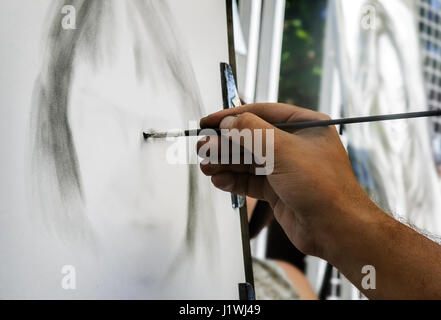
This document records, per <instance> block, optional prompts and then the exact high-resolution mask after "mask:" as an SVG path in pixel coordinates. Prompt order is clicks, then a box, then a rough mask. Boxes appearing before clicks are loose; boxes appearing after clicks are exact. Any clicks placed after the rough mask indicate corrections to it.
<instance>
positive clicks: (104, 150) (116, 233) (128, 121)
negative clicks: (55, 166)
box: [68, 45, 189, 279]
mask: <svg viewBox="0 0 441 320" xmlns="http://www.w3.org/2000/svg"><path fill="white" fill-rule="evenodd" d="M126 47H128V46H126ZM118 48H120V49H118V50H117V51H116V54H115V55H114V57H113V59H112V63H111V64H109V65H106V64H105V63H104V64H103V65H101V66H100V67H99V68H97V69H96V70H94V69H93V68H91V67H90V65H89V63H88V62H87V61H85V60H82V59H81V58H77V60H76V61H75V63H74V78H73V82H72V89H71V92H70V100H69V107H68V117H69V123H70V126H71V130H72V137H73V141H74V145H75V149H76V153H77V156H78V163H79V171H80V178H81V185H82V190H83V197H84V203H85V206H86V208H85V210H86V216H87V218H88V219H89V220H90V222H91V223H92V226H93V230H94V231H95V232H97V234H98V237H99V240H100V241H101V242H105V243H106V246H105V247H106V248H110V250H111V251H112V252H109V254H113V255H115V259H118V260H120V261H121V263H124V264H126V265H127V267H129V268H136V269H137V270H135V271H134V272H140V273H142V274H143V276H145V277H148V278H152V279H160V278H161V275H162V274H163V273H164V272H166V271H167V269H168V267H169V266H170V264H171V262H172V260H173V258H175V256H176V254H177V252H178V250H180V248H181V247H182V245H183V243H182V242H183V238H184V235H185V230H186V223H187V203H188V191H189V190H188V175H189V172H188V167H186V166H180V165H171V164H168V163H167V161H166V151H167V148H168V147H169V146H170V145H171V144H172V142H167V141H164V140H157V141H149V142H145V141H144V140H143V138H142V132H143V131H145V130H148V129H151V128H154V129H158V130H168V129H176V128H182V127H183V126H184V125H186V124H185V121H183V120H182V114H183V110H184V109H183V108H184V107H185V106H183V105H182V102H181V101H182V97H181V96H180V94H179V90H178V89H177V87H176V86H175V85H174V84H173V83H174V82H176V80H174V79H173V78H172V77H171V76H170V75H168V74H166V73H164V74H161V72H160V70H168V68H163V66H162V65H163V64H164V63H165V62H164V61H163V59H161V57H159V56H154V55H153V58H154V59H155V58H157V59H156V60H154V61H152V68H151V73H150V74H147V75H145V77H144V78H143V79H139V78H138V77H137V72H138V70H136V67H135V64H134V63H133V54H132V53H131V52H130V50H128V49H124V48H125V47H124V45H119V46H118ZM79 56H80V57H81V55H79ZM109 244H110V245H109Z"/></svg>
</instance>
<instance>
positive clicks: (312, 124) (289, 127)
mask: <svg viewBox="0 0 441 320" xmlns="http://www.w3.org/2000/svg"><path fill="white" fill-rule="evenodd" d="M439 116H441V110H433V111H423V112H410V113H397V114H388V115H381V116H369V117H357V118H346V119H336V120H320V121H301V122H288V123H275V124H273V126H274V127H276V128H278V129H280V130H283V131H287V132H294V131H296V130H301V129H307V128H316V127H327V126H336V125H345V124H354V123H370V122H378V121H391V120H401V119H415V118H429V117H439ZM207 129H208V128H207ZM207 129H197V130H186V131H184V135H185V136H187V137H189V136H199V135H200V134H201V133H202V132H203V130H207ZM209 130H214V131H213V132H216V135H221V129H219V128H210V129H209Z"/></svg>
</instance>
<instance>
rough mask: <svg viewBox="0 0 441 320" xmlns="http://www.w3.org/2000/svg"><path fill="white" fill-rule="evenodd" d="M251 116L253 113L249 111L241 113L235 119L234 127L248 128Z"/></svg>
mask: <svg viewBox="0 0 441 320" xmlns="http://www.w3.org/2000/svg"><path fill="white" fill-rule="evenodd" d="M252 118H253V114H252V113H250V112H245V113H242V114H241V115H240V116H239V117H238V118H237V119H236V121H235V127H236V128H237V129H239V130H242V129H245V128H249V127H250V124H251V121H252Z"/></svg>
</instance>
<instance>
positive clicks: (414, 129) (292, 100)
mask: <svg viewBox="0 0 441 320" xmlns="http://www.w3.org/2000/svg"><path fill="white" fill-rule="evenodd" d="M235 1H236V0H235ZM234 5H235V8H234V9H235V10H234V11H235V12H234V13H235V14H234V24H235V49H236V60H237V61H236V64H237V74H238V87H239V91H240V95H241V97H242V99H243V100H244V101H246V102H247V103H252V102H277V101H278V102H283V103H288V104H294V105H297V106H302V107H305V108H309V109H313V110H317V111H321V112H325V113H328V114H329V115H331V116H332V117H333V118H340V117H349V116H365V115H375V114H384V113H399V112H411V111H420V110H428V109H434V108H441V0H314V1H310V0H237V1H236V2H235V4H234ZM340 131H341V134H342V136H341V137H342V141H343V142H344V144H345V146H346V147H347V149H348V153H349V156H350V158H351V162H352V164H353V167H354V172H355V173H356V175H357V178H358V179H359V181H360V183H361V184H362V186H363V187H364V188H365V190H366V192H367V193H368V194H369V195H370V196H371V198H372V199H373V200H374V201H376V203H377V204H378V205H379V206H381V207H382V208H383V209H384V210H386V211H387V212H389V213H390V214H391V215H393V216H394V217H396V218H397V219H400V220H401V221H403V222H405V223H411V224H413V225H415V226H416V227H417V228H418V230H420V231H421V232H425V233H427V234H430V235H431V236H433V237H436V236H439V235H441V204H440V199H441V187H440V175H441V119H423V120H417V121H413V122H401V121H398V122H396V123H393V124H379V125H362V126H359V127H355V126H351V127H348V128H340ZM384 159H387V161H384ZM248 200H249V201H248V206H249V216H250V231H251V235H252V236H253V240H252V250H253V255H254V256H255V257H257V258H259V259H272V260H278V261H284V262H286V263H289V264H290V265H292V266H294V267H295V268H296V269H298V270H299V271H301V272H302V273H304V274H305V275H306V276H307V278H308V281H309V283H310V285H311V287H312V289H313V290H314V293H315V294H316V296H317V297H318V298H320V299H364V297H363V296H362V295H361V294H360V293H359V292H358V290H357V289H356V288H355V287H353V286H352V285H351V284H349V282H348V281H347V280H346V279H345V278H344V277H343V276H342V275H340V273H339V272H338V270H336V269H335V268H333V267H332V266H330V265H328V264H327V263H326V262H325V261H321V260H320V259H316V258H312V257H305V256H304V255H303V254H302V253H301V252H299V251H298V250H297V249H296V248H295V247H294V246H292V245H291V244H290V243H289V241H288V239H287V238H286V237H285V235H284V234H283V232H282V230H281V228H280V226H279V225H278V223H277V222H276V221H274V220H272V219H271V209H270V208H269V207H268V205H267V204H265V203H262V202H257V201H255V200H252V199H248Z"/></svg>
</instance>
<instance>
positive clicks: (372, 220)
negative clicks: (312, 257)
mask: <svg viewBox="0 0 441 320" xmlns="http://www.w3.org/2000/svg"><path fill="white" fill-rule="evenodd" d="M331 208H332V209H331V210H330V212H329V213H327V214H328V215H329V216H330V218H331V219H328V221H329V222H328V224H327V225H326V229H325V230H323V232H322V234H323V237H322V240H321V241H322V243H323V246H322V248H321V250H320V251H321V256H320V258H323V259H325V260H327V261H329V262H330V263H331V264H333V265H335V266H337V265H338V264H339V262H340V261H341V260H342V259H345V257H347V256H348V255H351V256H356V255H358V253H359V251H360V250H364V249H365V248H364V243H368V242H369V241H370V239H375V238H377V236H378V234H379V233H380V232H381V229H382V228H384V226H385V225H386V224H387V223H388V221H389V220H390V217H389V216H388V215H387V214H386V213H384V212H383V211H382V210H381V209H380V208H378V207H377V206H376V205H375V204H374V203H373V202H372V201H371V200H370V199H369V198H368V196H367V195H365V194H364V193H363V197H361V199H358V200H357V201H354V199H350V201H345V202H343V201H337V199H336V203H335V205H333V206H332V207H331Z"/></svg>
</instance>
